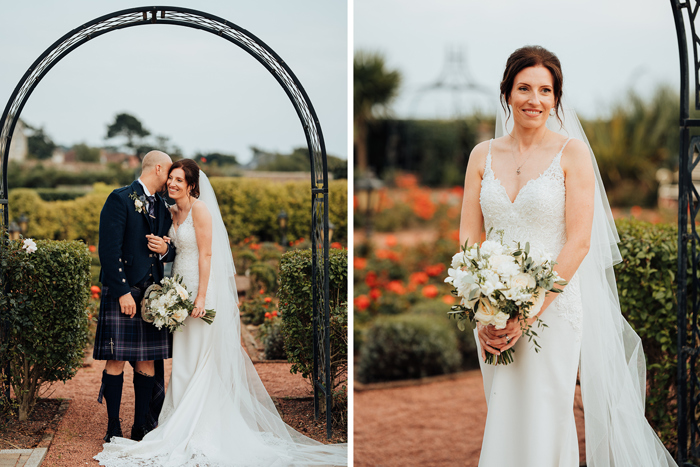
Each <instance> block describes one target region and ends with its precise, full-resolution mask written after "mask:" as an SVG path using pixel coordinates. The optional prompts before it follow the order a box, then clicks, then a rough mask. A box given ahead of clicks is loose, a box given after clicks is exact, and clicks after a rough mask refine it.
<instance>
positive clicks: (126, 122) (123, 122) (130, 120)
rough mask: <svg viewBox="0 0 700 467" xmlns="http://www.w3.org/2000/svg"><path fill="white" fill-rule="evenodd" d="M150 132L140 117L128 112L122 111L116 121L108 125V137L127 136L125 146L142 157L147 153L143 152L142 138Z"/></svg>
mask: <svg viewBox="0 0 700 467" xmlns="http://www.w3.org/2000/svg"><path fill="white" fill-rule="evenodd" d="M150 134H151V133H150V132H149V131H148V130H146V129H145V128H144V126H143V125H142V124H141V122H140V121H139V119H138V118H136V117H134V116H133V115H130V114H127V113H121V114H118V115H117V116H116V117H115V118H114V123H112V124H111V125H108V126H107V136H106V139H111V138H115V137H117V136H123V137H125V138H126V144H125V146H126V147H127V148H129V149H131V151H132V152H133V153H134V154H136V155H137V156H138V157H139V159H140V158H141V156H142V155H143V154H145V153H144V152H141V151H142V150H143V145H142V144H141V139H142V138H145V137H146V136H148V135H150Z"/></svg>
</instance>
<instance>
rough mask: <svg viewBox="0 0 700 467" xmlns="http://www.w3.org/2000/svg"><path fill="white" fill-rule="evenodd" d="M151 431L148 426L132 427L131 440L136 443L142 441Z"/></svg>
mask: <svg viewBox="0 0 700 467" xmlns="http://www.w3.org/2000/svg"><path fill="white" fill-rule="evenodd" d="M149 431H151V430H149V429H148V427H147V426H146V425H142V426H132V427H131V439H133V440H134V441H141V440H142V439H143V437H144V436H146V433H148V432H149Z"/></svg>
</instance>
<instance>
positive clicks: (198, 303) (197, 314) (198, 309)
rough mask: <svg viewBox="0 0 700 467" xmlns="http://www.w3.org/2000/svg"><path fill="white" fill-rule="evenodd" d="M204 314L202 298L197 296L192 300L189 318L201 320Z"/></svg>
mask: <svg viewBox="0 0 700 467" xmlns="http://www.w3.org/2000/svg"><path fill="white" fill-rule="evenodd" d="M204 314H205V311H204V297H201V296H199V295H197V298H195V299H194V309H193V310H192V313H191V314H190V316H191V317H193V318H201V317H202V316H204Z"/></svg>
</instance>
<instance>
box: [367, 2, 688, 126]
mask: <svg viewBox="0 0 700 467" xmlns="http://www.w3.org/2000/svg"><path fill="white" fill-rule="evenodd" d="M354 11H355V24H354V47H355V50H359V49H363V50H373V51H380V52H383V53H384V54H385V56H386V57H387V61H388V64H389V66H390V67H392V68H396V69H398V70H400V71H401V73H402V75H403V77H404V83H403V86H402V90H401V91H402V92H401V95H400V97H399V99H397V101H396V103H395V106H394V110H395V113H396V114H398V115H399V116H409V115H414V116H427V117H436V116H449V114H451V113H452V112H453V111H454V109H453V107H454V103H455V99H453V98H452V97H451V96H449V95H447V96H446V95H445V93H442V94H441V93H438V92H433V93H428V94H423V95H422V97H416V95H417V92H416V91H417V90H418V89H419V88H420V87H421V86H422V85H426V84H430V83H432V82H434V81H436V80H437V77H438V75H439V74H440V71H441V69H442V67H443V63H444V61H445V55H446V50H447V48H448V47H453V48H457V49H461V50H462V51H463V52H464V54H465V58H466V62H467V68H468V71H469V74H470V75H471V77H472V80H473V82H475V83H477V84H480V85H482V86H486V87H487V88H489V89H490V90H491V92H492V95H493V96H494V99H493V100H495V99H496V98H497V97H496V96H497V95H498V85H499V83H500V80H501V77H502V74H503V68H504V66H505V62H506V59H507V58H508V55H510V53H511V52H513V51H514V50H515V49H516V48H518V47H521V46H523V45H530V44H537V45H542V46H544V47H546V48H548V49H550V50H551V51H553V52H554V53H556V54H557V55H558V57H559V59H560V61H561V63H562V67H563V71H564V83H565V87H564V91H565V94H566V95H567V96H568V98H569V102H570V103H572V104H573V105H574V106H575V108H576V109H577V110H578V112H579V113H580V114H582V115H584V116H592V115H596V114H604V113H605V112H606V111H607V110H608V109H609V108H610V105H611V103H613V102H615V101H616V100H618V99H621V98H622V97H624V94H625V93H626V91H627V90H628V89H629V88H630V87H633V88H634V89H635V90H637V91H638V92H640V93H643V94H646V95H648V94H649V93H651V92H652V90H653V89H654V88H655V87H656V86H657V85H658V84H660V83H667V84H670V85H672V86H674V87H675V88H678V86H679V65H678V44H677V41H676V35H675V34H676V33H675V27H674V23H673V13H672V10H671V2H670V1H668V0H565V1H562V0H527V1H523V0H499V1H483V0H431V1H423V0H355V7H354ZM465 96H466V97H465ZM467 98H469V99H471V100H469V101H468V102H467ZM462 99H463V100H464V101H465V102H464V103H463V105H465V106H469V105H471V103H472V102H474V101H475V100H478V99H480V97H479V94H476V93H471V94H462ZM493 100H492V101H493ZM483 105H486V104H482V106H483Z"/></svg>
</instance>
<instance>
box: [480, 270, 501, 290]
mask: <svg viewBox="0 0 700 467" xmlns="http://www.w3.org/2000/svg"><path fill="white" fill-rule="evenodd" d="M481 277H482V278H483V282H482V283H481V293H483V294H484V295H487V296H488V295H491V294H492V293H493V292H494V291H496V290H501V289H504V288H505V286H504V285H503V283H502V282H501V281H500V280H499V277H498V274H495V273H493V272H491V271H489V270H484V271H481Z"/></svg>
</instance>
